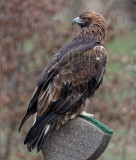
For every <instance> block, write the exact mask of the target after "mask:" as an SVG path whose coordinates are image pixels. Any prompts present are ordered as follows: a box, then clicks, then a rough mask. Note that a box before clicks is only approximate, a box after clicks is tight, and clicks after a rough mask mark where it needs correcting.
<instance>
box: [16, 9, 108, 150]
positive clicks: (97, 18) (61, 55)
mask: <svg viewBox="0 0 136 160" xmlns="http://www.w3.org/2000/svg"><path fill="white" fill-rule="evenodd" d="M75 23H77V24H79V26H80V27H81V30H80V31H79V32H78V33H77V34H76V35H75V37H74V38H73V40H72V41H71V42H70V43H68V44H66V45H64V46H63V47H62V48H61V49H60V50H59V51H58V52H57V53H56V54H55V55H54V56H53V58H52V60H51V61H50V62H49V63H48V65H47V66H46V68H45V69H44V71H43V72H42V73H41V75H40V77H39V79H38V81H37V87H36V89H35V91H34V93H33V96H32V99H31V101H30V104H29V106H28V109H27V113H26V115H25V117H24V119H23V121H22V123H21V125H20V128H19V130H20V129H21V127H22V125H23V124H24V122H25V121H26V120H27V119H28V118H29V117H30V116H31V115H35V121H34V123H33V126H32V127H31V129H30V130H29V132H28V133H27V135H26V138H25V140H24V144H26V145H27V148H28V151H32V150H33V149H34V148H35V147H37V152H38V151H40V150H41V149H42V148H43V146H44V144H45V142H46V140H47V138H48V135H49V134H50V131H51V130H52V128H53V127H56V128H57V129H58V128H59V127H60V125H61V124H64V123H66V122H67V121H68V120H69V119H71V118H74V117H75V116H78V115H80V114H84V112H82V110H83V109H84V104H85V101H86V99H87V98H89V97H91V96H92V95H93V94H94V93H95V91H96V90H97V89H98V88H99V86H100V84H102V81H103V75H104V73H105V67H106V61H107V55H106V49H105V46H104V40H105V36H106V24H105V19H104V18H103V16H102V15H101V14H99V13H96V12H91V11H86V12H83V13H82V14H80V16H79V17H77V18H75V19H74V20H73V22H72V24H75ZM90 115H91V114H90Z"/></svg>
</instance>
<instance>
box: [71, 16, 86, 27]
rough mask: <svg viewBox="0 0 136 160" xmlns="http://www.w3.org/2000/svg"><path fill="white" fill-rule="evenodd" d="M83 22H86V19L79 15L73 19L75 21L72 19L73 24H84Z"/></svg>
mask: <svg viewBox="0 0 136 160" xmlns="http://www.w3.org/2000/svg"><path fill="white" fill-rule="evenodd" d="M82 23H84V21H83V19H81V18H80V17H77V18H75V19H73V21H72V25H74V24H82Z"/></svg>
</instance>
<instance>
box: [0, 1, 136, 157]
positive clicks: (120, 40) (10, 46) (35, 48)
mask: <svg viewBox="0 0 136 160" xmlns="http://www.w3.org/2000/svg"><path fill="white" fill-rule="evenodd" d="M88 9H89V10H92V11H97V12H100V13H102V14H103V15H104V17H105V19H106V22H107V28H108V35H107V40H106V48H107V51H108V64H107V72H106V74H105V76H104V81H103V85H102V86H101V87H100V89H99V90H98V91H97V93H96V94H95V96H94V97H93V98H92V99H91V100H90V103H89V105H88V108H87V110H88V111H89V112H90V113H93V114H94V115H95V117H96V119H98V120H100V121H101V122H103V123H104V124H106V125H108V126H109V127H110V128H111V129H113V130H114V135H113V138H112V140H111V142H110V144H109V146H108V148H107V149H106V151H105V152H104V154H103V155H102V156H101V157H100V158H99V160H135V159H136V30H135V28H136V0H103V1H102V0H39V1H37V0H12V1H11V0H0V146H1V147H0V160H20V159H25V160H30V159H33V160H42V155H41V153H40V154H37V153H36V151H33V152H32V153H28V151H27V149H26V146H24V144H23V140H24V138H25V134H26V133H27V131H28V129H29V127H30V126H31V121H32V120H30V121H28V123H27V124H26V125H25V127H24V128H23V130H22V131H21V133H19V132H18V127H19V124H20V122H21V120H22V118H23V116H24V113H25V111H26V109H27V106H28V103H29V100H30V98H31V94H32V93H33V90H34V87H35V84H36V80H37V78H38V76H39V74H40V73H41V72H42V70H43V69H44V67H45V66H46V64H47V63H48V61H49V59H50V58H51V56H52V55H53V54H54V53H55V52H56V51H57V50H58V49H59V48H60V47H61V46H63V45H64V44H65V43H67V42H68V41H70V40H72V38H73V36H74V34H75V33H76V32H77V31H78V30H79V27H78V26H74V27H73V26H72V25H71V22H72V20H73V18H75V17H77V16H78V15H79V14H80V13H81V12H82V11H84V10H88Z"/></svg>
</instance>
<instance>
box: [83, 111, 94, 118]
mask: <svg viewBox="0 0 136 160" xmlns="http://www.w3.org/2000/svg"><path fill="white" fill-rule="evenodd" d="M80 115H81V116H85V117H88V118H95V117H94V115H93V114H90V113H87V112H86V111H83V112H81V114H80Z"/></svg>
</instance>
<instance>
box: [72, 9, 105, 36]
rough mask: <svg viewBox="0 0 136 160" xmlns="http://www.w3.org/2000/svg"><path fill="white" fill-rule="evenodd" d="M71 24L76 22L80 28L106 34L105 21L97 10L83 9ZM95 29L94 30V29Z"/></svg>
mask: <svg viewBox="0 0 136 160" xmlns="http://www.w3.org/2000/svg"><path fill="white" fill-rule="evenodd" d="M72 24H78V25H79V26H80V27H81V28H88V29H91V30H94V32H97V31H98V32H99V31H101V32H102V33H103V34H104V37H105V34H106V23H105V19H104V17H103V16H102V15H101V14H100V13H97V12H92V11H85V12H83V13H81V14H80V15H79V17H77V18H75V19H74V20H73V21H72ZM95 30H96V31H95Z"/></svg>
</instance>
